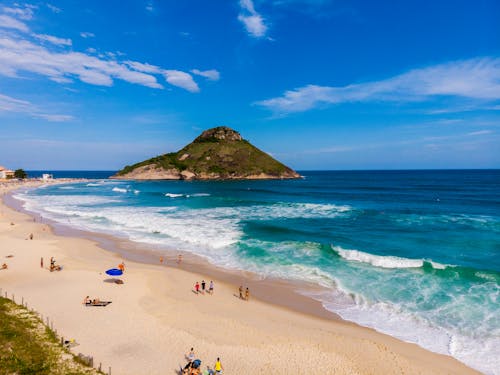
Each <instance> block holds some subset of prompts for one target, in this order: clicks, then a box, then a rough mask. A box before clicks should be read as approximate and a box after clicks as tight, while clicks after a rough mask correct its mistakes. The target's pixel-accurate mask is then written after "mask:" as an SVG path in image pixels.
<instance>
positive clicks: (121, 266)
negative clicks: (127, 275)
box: [118, 262, 125, 272]
mask: <svg viewBox="0 0 500 375" xmlns="http://www.w3.org/2000/svg"><path fill="white" fill-rule="evenodd" d="M118 269H119V270H120V271H122V272H125V263H123V262H121V263H120V264H119V265H118Z"/></svg>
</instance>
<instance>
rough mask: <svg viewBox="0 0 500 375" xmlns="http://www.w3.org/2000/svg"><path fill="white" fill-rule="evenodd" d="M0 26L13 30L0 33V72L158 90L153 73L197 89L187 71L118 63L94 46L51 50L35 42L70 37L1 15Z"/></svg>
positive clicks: (212, 72)
mask: <svg viewBox="0 0 500 375" xmlns="http://www.w3.org/2000/svg"><path fill="white" fill-rule="evenodd" d="M47 6H48V5H47ZM12 13H15V14H17V15H18V16H19V15H20V14H21V13H20V12H18V13H19V14H18V13H16V12H14V11H12ZM22 14H24V13H22ZM1 29H14V30H16V31H17V33H6V34H3V35H2V34H0V75H4V76H8V77H13V78H17V77H19V74H20V72H30V73H35V74H39V75H43V76H45V77H47V78H49V79H50V80H52V81H55V82H59V83H70V82H73V81H74V80H76V79H77V80H80V81H81V82H85V83H88V84H92V85H98V86H112V85H113V82H114V80H122V81H125V82H128V83H132V84H138V85H142V86H146V87H150V88H155V89H162V88H163V85H162V84H160V83H159V82H158V79H157V77H156V76H155V75H157V76H161V77H162V78H163V79H164V80H165V81H166V82H167V83H169V84H170V85H172V86H176V87H180V88H182V89H185V90H187V91H190V92H199V91H200V88H199V87H198V85H197V83H196V82H195V81H194V79H193V77H192V76H191V74H189V73H187V72H183V71H181V70H174V69H165V68H161V67H158V66H154V65H149V64H144V63H140V62H135V61H125V62H120V61H118V60H117V56H118V54H116V53H111V52H103V53H100V54H98V55H94V53H95V52H97V51H96V50H95V49H87V53H83V52H75V51H72V50H64V49H63V50H61V49H60V48H58V49H57V50H54V48H51V47H50V46H49V45H41V44H40V43H35V41H38V42H39V41H42V42H49V43H51V44H54V45H56V46H58V47H66V46H71V45H72V41H71V39H65V38H60V37H56V36H52V35H46V34H34V33H33V34H30V29H29V27H28V26H27V25H26V24H25V23H23V22H21V21H19V20H17V19H15V18H13V17H10V16H8V15H5V14H1V15H0V30H1ZM21 35H23V36H21ZM80 35H81V36H82V37H84V38H87V37H91V36H93V34H92V33H89V32H82V33H80ZM30 39H31V40H30ZM200 73H201V75H204V76H205V77H207V78H211V79H213V78H214V77H215V76H216V74H217V75H218V72H217V71H215V70H210V71H205V72H200Z"/></svg>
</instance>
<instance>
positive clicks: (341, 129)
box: [0, 0, 500, 170]
mask: <svg viewBox="0 0 500 375" xmlns="http://www.w3.org/2000/svg"><path fill="white" fill-rule="evenodd" d="M499 20H500V2H498V1H485V0H477V1H444V0H442V1H423V0H420V1H368V0H365V1H360V0H358V1H356V0H351V1H347V0H241V1H239V0H234V1H232V0H222V1H207V0H183V1H175V0H172V1H169V0H163V1H155V0H141V1H139V0H137V1H132V0H130V1H111V0H109V1H61V2H57V1H51V2H50V3H47V2H38V1H32V2H28V3H23V2H11V1H0V164H1V165H6V166H8V167H10V168H24V169H119V168H121V167H122V166H124V165H126V164H131V163H134V162H137V161H141V160H143V159H145V158H148V157H152V156H154V155H158V154H162V153H166V152H172V151H176V150H177V149H179V148H180V147H182V146H183V145H185V144H186V143H188V142H190V141H191V140H192V139H194V138H195V137H196V136H197V135H198V134H199V133H200V132H201V131H202V130H203V129H206V128H210V127H213V126H218V125H227V126H231V127H233V128H235V129H236V130H238V131H240V132H241V133H242V135H243V137H245V138H246V139H248V140H250V141H251V142H252V143H254V144H255V145H256V146H257V147H260V148H261V149H263V150H264V151H266V152H268V153H270V154H272V155H273V156H275V157H276V158H278V159H279V160H281V161H283V162H285V163H286V164H288V165H290V166H291V167H293V168H295V169H298V170H304V169H404V168H409V169H413V168H499V167H500V22H499Z"/></svg>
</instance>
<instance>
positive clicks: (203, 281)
mask: <svg viewBox="0 0 500 375" xmlns="http://www.w3.org/2000/svg"><path fill="white" fill-rule="evenodd" d="M206 285H207V284H206V283H205V280H201V294H205V286H206Z"/></svg>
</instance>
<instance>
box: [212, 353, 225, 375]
mask: <svg viewBox="0 0 500 375" xmlns="http://www.w3.org/2000/svg"><path fill="white" fill-rule="evenodd" d="M214 370H215V373H216V374H222V370H224V366H222V363H220V358H218V357H217V361H215V366H214Z"/></svg>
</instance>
